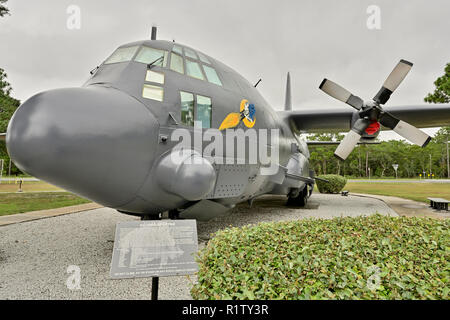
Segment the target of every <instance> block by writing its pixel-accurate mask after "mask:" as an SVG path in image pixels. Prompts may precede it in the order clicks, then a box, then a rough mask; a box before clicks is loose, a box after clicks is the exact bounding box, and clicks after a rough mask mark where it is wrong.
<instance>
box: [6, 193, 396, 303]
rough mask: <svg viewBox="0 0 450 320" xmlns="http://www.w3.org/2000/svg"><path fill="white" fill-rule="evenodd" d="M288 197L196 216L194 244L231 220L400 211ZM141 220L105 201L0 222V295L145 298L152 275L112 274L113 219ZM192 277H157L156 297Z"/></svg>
mask: <svg viewBox="0 0 450 320" xmlns="http://www.w3.org/2000/svg"><path fill="white" fill-rule="evenodd" d="M285 199H286V198H285V197H282V196H264V197H261V198H260V199H258V200H256V201H255V202H254V203H253V207H252V208H250V207H249V206H248V205H247V204H246V203H244V204H240V205H238V206H236V208H234V209H233V210H232V211H231V212H230V214H229V215H227V216H223V217H220V218H217V219H214V220H211V221H208V222H198V224H197V227H198V237H199V248H202V247H203V246H204V245H205V243H206V241H207V240H208V239H209V238H210V234H211V233H213V232H215V231H217V230H219V229H223V228H225V227H228V226H243V225H246V224H256V223H259V222H269V221H288V220H297V219H302V218H332V217H339V216H357V215H369V214H373V213H375V212H378V213H380V214H384V215H392V216H397V214H396V213H395V212H394V211H393V210H392V209H390V208H389V207H388V206H387V205H386V204H385V203H384V202H382V201H380V200H377V199H373V198H366V197H357V196H348V197H342V196H340V195H322V194H313V196H312V197H311V198H310V201H309V203H308V205H307V207H306V208H303V209H299V208H289V207H285V206H284V204H285ZM130 220H138V218H137V217H133V216H128V215H124V214H120V213H118V212H117V211H115V210H113V209H109V208H101V209H95V210H90V211H84V212H79V213H74V214H68V215H64V216H58V217H53V218H47V219H41V220H35V221H30V222H24V223H19V224H13V225H8V226H3V227H0V299H150V297H151V278H139V279H123V280H111V279H110V278H109V267H110V262H111V254H112V249H113V245H114V242H113V241H114V232H115V226H116V223H118V222H121V221H130ZM70 265H76V266H78V267H80V270H81V289H80V290H70V289H68V287H67V286H66V281H67V279H68V277H69V276H70V274H68V273H67V268H68V267H69V266H70ZM194 281H196V277H195V276H190V277H187V276H180V277H165V278H160V282H159V298H160V299H191V296H190V293H189V291H190V288H191V286H192V283H193V282H194Z"/></svg>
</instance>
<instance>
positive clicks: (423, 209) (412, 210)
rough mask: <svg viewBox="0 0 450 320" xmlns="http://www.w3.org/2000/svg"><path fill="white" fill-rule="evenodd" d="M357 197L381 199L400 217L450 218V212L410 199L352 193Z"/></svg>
mask: <svg viewBox="0 0 450 320" xmlns="http://www.w3.org/2000/svg"><path fill="white" fill-rule="evenodd" d="M351 194H352V195H355V196H361V197H369V198H375V199H380V200H382V201H384V202H385V203H386V204H387V205H388V206H389V207H391V208H392V209H393V210H394V211H395V212H397V214H398V215H400V216H405V217H429V218H435V219H448V218H450V211H444V210H441V211H439V210H434V209H432V208H430V206H429V205H427V204H426V203H423V202H418V201H414V200H409V199H403V198H398V197H391V196H379V195H372V194H362V193H351Z"/></svg>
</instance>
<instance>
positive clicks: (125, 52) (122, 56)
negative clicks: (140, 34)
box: [104, 46, 138, 64]
mask: <svg viewBox="0 0 450 320" xmlns="http://www.w3.org/2000/svg"><path fill="white" fill-rule="evenodd" d="M137 49H138V46H134V47H126V48H119V49H117V50H116V51H114V53H113V54H112V55H111V56H110V57H109V58H108V59H107V60H106V61H105V63H104V64H111V63H118V62H125V61H131V59H133V57H134V54H135V53H136V51H137Z"/></svg>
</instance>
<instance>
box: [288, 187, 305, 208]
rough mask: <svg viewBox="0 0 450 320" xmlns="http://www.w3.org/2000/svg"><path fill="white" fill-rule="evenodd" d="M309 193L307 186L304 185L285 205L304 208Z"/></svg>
mask: <svg viewBox="0 0 450 320" xmlns="http://www.w3.org/2000/svg"><path fill="white" fill-rule="evenodd" d="M308 197H309V191H308V185H306V186H305V187H304V188H303V190H302V191H300V192H299V193H298V195H297V196H293V197H289V198H288V201H287V204H288V206H295V207H304V206H306V204H307V203H308Z"/></svg>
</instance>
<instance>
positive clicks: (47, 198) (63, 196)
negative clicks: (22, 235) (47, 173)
mask: <svg viewBox="0 0 450 320" xmlns="http://www.w3.org/2000/svg"><path fill="white" fill-rule="evenodd" d="M88 202H90V201H89V200H86V199H83V198H80V197H78V196H76V195H74V194H71V193H68V192H33V193H25V192H24V193H0V216H4V215H9V214H14V213H22V212H28V211H35V210H44V209H54V208H60V207H67V206H73V205H77V204H82V203H88Z"/></svg>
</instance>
